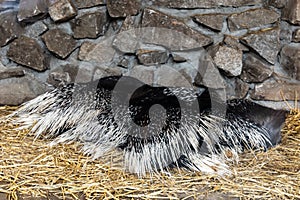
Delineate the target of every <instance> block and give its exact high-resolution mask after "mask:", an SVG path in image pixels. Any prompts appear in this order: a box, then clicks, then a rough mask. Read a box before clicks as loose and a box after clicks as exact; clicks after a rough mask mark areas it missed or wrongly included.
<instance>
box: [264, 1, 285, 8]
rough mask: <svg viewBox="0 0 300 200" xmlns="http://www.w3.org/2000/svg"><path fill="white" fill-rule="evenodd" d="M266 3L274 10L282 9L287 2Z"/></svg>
mask: <svg viewBox="0 0 300 200" xmlns="http://www.w3.org/2000/svg"><path fill="white" fill-rule="evenodd" d="M268 3H269V5H270V6H274V7H275V8H283V7H284V6H285V5H286V3H287V0H269V2H268Z"/></svg>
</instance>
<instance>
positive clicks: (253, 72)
mask: <svg viewBox="0 0 300 200" xmlns="http://www.w3.org/2000/svg"><path fill="white" fill-rule="evenodd" d="M272 73H273V70H272V67H271V66H270V65H269V64H268V63H266V62H264V61H263V60H262V59H261V58H259V57H258V56H256V55H255V54H252V53H250V54H247V55H246V56H245V59H244V62H243V71H242V75H241V79H242V80H243V81H245V82H248V83H260V82H263V81H265V80H266V79H267V78H269V77H271V75H272Z"/></svg>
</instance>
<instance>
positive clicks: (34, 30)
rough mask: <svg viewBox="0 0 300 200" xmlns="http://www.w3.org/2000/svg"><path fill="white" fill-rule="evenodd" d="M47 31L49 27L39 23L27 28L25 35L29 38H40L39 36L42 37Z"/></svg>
mask: <svg viewBox="0 0 300 200" xmlns="http://www.w3.org/2000/svg"><path fill="white" fill-rule="evenodd" d="M47 30H48V27H47V25H46V24H44V23H43V22H41V21H37V22H35V23H34V24H32V25H30V26H26V28H25V31H26V33H25V34H26V35H27V36H28V37H38V36H40V35H42V34H43V33H44V32H46V31H47Z"/></svg>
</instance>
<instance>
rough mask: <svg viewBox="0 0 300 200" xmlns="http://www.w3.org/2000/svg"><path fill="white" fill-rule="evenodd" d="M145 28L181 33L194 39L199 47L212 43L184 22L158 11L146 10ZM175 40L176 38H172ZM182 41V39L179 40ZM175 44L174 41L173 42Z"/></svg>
mask: <svg viewBox="0 0 300 200" xmlns="http://www.w3.org/2000/svg"><path fill="white" fill-rule="evenodd" d="M142 26H143V27H158V28H168V29H172V30H174V31H178V32H181V33H183V34H185V35H187V36H188V37H191V38H193V39H194V40H196V41H197V42H198V43H199V46H206V45H208V44H210V43H211V42H212V40H211V38H209V37H207V36H205V35H203V34H201V33H200V32H198V31H196V30H194V29H192V28H190V27H189V26H187V25H186V24H185V23H184V22H183V21H181V20H179V19H177V18H175V17H172V16H170V15H167V14H164V13H162V12H159V11H157V10H153V9H145V10H144V15H143V19H142ZM172 39H175V38H172ZM178 39H180V38H178ZM172 42H174V41H172Z"/></svg>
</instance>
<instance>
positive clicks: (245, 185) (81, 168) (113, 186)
mask: <svg viewBox="0 0 300 200" xmlns="http://www.w3.org/2000/svg"><path fill="white" fill-rule="evenodd" d="M14 109H16V108H15V107H0V199H1V200H2V199H3V198H10V199H240V198H242V199H253V198H258V199H300V111H299V110H296V109H294V110H293V111H291V113H290V115H289V117H288V118H287V121H286V126H285V128H284V130H283V131H282V135H283V139H282V143H281V144H280V145H278V146H276V147H274V148H272V149H270V150H269V151H267V152H255V153H254V152H248V153H244V154H243V155H241V157H240V161H239V163H237V164H234V163H231V164H230V167H231V169H232V174H231V175H228V176H224V177H220V176H217V175H205V174H202V173H191V172H187V171H182V170H177V169H176V170H172V171H170V172H169V173H164V174H154V175H148V176H146V177H144V178H139V177H137V176H135V175H132V174H129V173H127V172H125V171H124V170H123V169H121V167H120V165H118V163H120V161H121V159H120V158H121V155H120V154H118V153H116V152H114V154H110V155H107V156H106V157H104V158H102V159H99V160H95V161H93V160H91V159H90V158H89V157H87V156H84V155H83V154H81V153H80V150H79V149H80V144H77V143H71V144H65V145H58V146H54V147H50V146H49V141H47V140H43V139H35V138H34V137H33V136H31V135H30V134H29V130H16V128H17V127H16V126H14V125H12V124H11V123H9V121H7V120H4V118H3V117H5V116H6V115H8V114H9V113H10V112H12V111H13V110H14ZM1 117H2V120H1Z"/></svg>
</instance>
